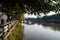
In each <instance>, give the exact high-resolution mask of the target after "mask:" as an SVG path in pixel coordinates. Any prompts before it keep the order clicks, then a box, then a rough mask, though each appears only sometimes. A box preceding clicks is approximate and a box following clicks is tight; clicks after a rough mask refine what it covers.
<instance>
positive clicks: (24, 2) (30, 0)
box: [0, 0, 60, 16]
mask: <svg viewBox="0 0 60 40" xmlns="http://www.w3.org/2000/svg"><path fill="white" fill-rule="evenodd" d="M53 1H54V2H55V3H54V2H53ZM0 4H1V5H2V7H0V9H1V10H2V11H3V12H6V14H8V15H10V14H11V15H12V13H11V12H13V11H15V13H14V14H15V16H16V14H21V15H22V13H20V10H22V11H23V13H24V12H26V10H25V9H27V11H29V12H30V13H35V12H37V14H39V13H40V12H43V13H48V12H50V11H58V10H60V9H59V8H60V3H59V0H0ZM35 14H36V13H35ZM12 16H13V15H12Z"/></svg>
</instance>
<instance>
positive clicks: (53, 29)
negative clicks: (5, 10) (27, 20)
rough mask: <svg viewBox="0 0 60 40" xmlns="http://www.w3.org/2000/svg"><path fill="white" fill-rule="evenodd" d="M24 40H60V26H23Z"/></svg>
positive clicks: (42, 24)
mask: <svg viewBox="0 0 60 40" xmlns="http://www.w3.org/2000/svg"><path fill="white" fill-rule="evenodd" d="M23 25H24V26H25V27H24V40H60V24H54V23H41V24H39V25H38V24H33V25H28V24H23Z"/></svg>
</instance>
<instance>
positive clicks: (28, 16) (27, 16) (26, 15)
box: [24, 11, 56, 18]
mask: <svg viewBox="0 0 60 40" xmlns="http://www.w3.org/2000/svg"><path fill="white" fill-rule="evenodd" d="M53 14H56V13H55V12H52V11H51V12H50V13H48V14H46V15H47V16H50V15H53ZM43 16H45V15H44V14H43V13H41V17H43ZM24 17H25V18H36V17H37V15H34V14H32V15H31V14H29V15H28V14H24Z"/></svg>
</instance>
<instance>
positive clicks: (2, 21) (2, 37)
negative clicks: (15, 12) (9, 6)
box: [0, 19, 4, 40]
mask: <svg viewBox="0 0 60 40" xmlns="http://www.w3.org/2000/svg"><path fill="white" fill-rule="evenodd" d="M0 28H1V31H0V34H2V35H1V40H4V20H3V19H2V20H1V24H0Z"/></svg>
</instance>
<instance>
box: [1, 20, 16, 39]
mask: <svg viewBox="0 0 60 40" xmlns="http://www.w3.org/2000/svg"><path fill="white" fill-rule="evenodd" d="M16 22H17V20H15V21H11V22H8V23H6V24H4V23H2V24H0V40H3V39H5V38H7V37H8V35H9V34H10V32H11V30H12V28H14V26H15V25H16Z"/></svg>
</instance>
